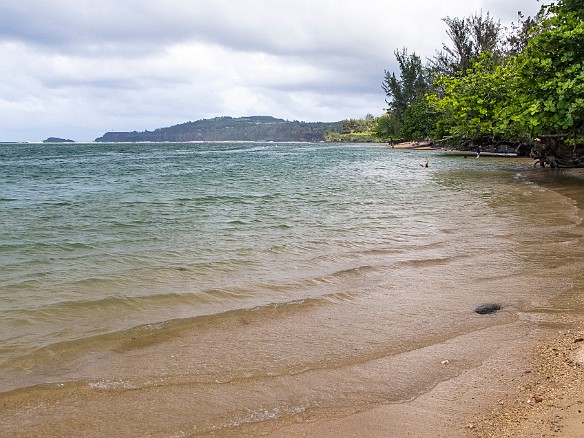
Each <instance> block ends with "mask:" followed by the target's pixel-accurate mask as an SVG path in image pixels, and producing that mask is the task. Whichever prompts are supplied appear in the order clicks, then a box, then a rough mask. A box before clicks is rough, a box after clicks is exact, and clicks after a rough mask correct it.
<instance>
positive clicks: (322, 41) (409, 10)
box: [0, 0, 539, 141]
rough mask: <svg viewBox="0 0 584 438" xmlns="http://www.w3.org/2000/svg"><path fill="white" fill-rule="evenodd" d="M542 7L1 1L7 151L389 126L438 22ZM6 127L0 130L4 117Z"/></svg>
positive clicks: (450, 0) (1, 94) (430, 49)
mask: <svg viewBox="0 0 584 438" xmlns="http://www.w3.org/2000/svg"><path fill="white" fill-rule="evenodd" d="M538 8H539V4H538V3H537V2H536V0H520V1H515V2H509V1H507V2H503V1H501V0H483V1H480V0H447V1H444V2H434V1H430V0H411V1H410V2H388V1H386V0H369V1H368V2H365V3H363V2H354V1H350V0H334V1H333V0H296V1H294V2H291V1H289V0H270V1H267V0H239V1H238V2H233V1H232V0H214V1H206V0H205V1H203V0H165V1H162V0H124V1H119V0H116V1H113V0H100V1H99V2H95V1H88V0H52V1H51V2H38V1H36V0H35V1H32V0H20V1H18V2H15V1H12V0H0V16H1V17H2V25H0V57H1V58H2V59H3V69H2V70H0V111H1V112H2V114H3V117H2V119H1V120H0V140H1V141H7V140H14V139H17V140H28V141H34V140H42V139H43V138H46V137H48V136H52V135H57V136H62V137H71V138H74V139H76V140H91V139H93V138H96V137H98V136H100V135H101V134H103V132H105V131H108V130H143V129H155V128H157V127H161V126H168V125H170V124H175V123H181V122H184V121H188V120H196V119H200V118H207V117H214V116H219V115H232V116H241V115H253V114H264V115H274V116H277V117H283V118H288V119H292V120H294V119H296V120H306V121H311V120H323V121H324V120H327V121H330V120H340V119H342V118H347V117H362V116H364V115H365V114H367V113H373V114H381V112H382V108H383V107H384V106H385V102H384V97H385V96H384V95H383V92H382V90H381V81H382V79H383V71H384V70H385V69H388V70H395V68H396V66H395V60H394V56H393V52H394V50H395V49H398V48H401V47H407V48H408V49H409V50H410V52H413V51H415V52H416V53H418V54H419V55H421V56H423V57H427V56H432V55H433V53H434V51H435V49H437V48H439V47H440V45H441V43H442V42H443V41H445V40H446V34H445V30H446V28H445V25H444V23H443V22H442V21H441V18H443V17H445V16H447V15H449V16H460V17H462V16H468V15H470V14H472V13H475V12H479V11H480V10H481V9H482V10H483V11H491V15H492V16H494V17H496V18H501V20H502V21H504V22H509V21H511V20H513V19H515V18H516V14H517V10H523V11H524V12H526V13H527V14H528V15H533V13H535V12H536V11H537V9H538ZM4 114H6V116H4Z"/></svg>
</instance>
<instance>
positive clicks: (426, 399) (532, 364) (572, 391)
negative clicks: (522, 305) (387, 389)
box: [252, 330, 584, 438]
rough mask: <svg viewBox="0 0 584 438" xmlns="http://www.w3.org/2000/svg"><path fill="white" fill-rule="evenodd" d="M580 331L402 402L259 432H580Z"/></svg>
mask: <svg viewBox="0 0 584 438" xmlns="http://www.w3.org/2000/svg"><path fill="white" fill-rule="evenodd" d="M583 336H584V331H574V330H561V331H560V333H559V334H558V336H557V337H555V338H546V339H545V340H542V341H541V342H540V343H539V344H538V345H537V347H536V348H535V349H534V350H533V351H531V352H528V354H525V351H523V350H518V351H516V352H515V354H509V353H510V352H509V351H506V352H502V354H501V356H498V357H494V358H493V359H492V360H489V361H488V362H485V363H483V364H482V365H481V366H480V367H479V368H478V369H474V370H470V371H468V372H463V373H462V374H460V375H459V376H457V377H456V378H453V379H450V380H448V381H446V382H442V383H440V384H438V385H437V386H436V387H435V388H434V389H433V390H432V391H430V392H428V393H426V394H423V395H422V396H420V397H418V398H416V399H415V400H412V401H410V402H407V403H401V404H390V405H384V406H381V407H378V408H375V409H372V410H369V411H366V412H360V413H356V414H350V415H346V416H340V417H339V418H335V419H326V420H319V419H316V418H315V419H308V420H307V421H305V422H303V423H299V424H294V425H290V426H287V427H284V428H281V429H279V430H276V431H272V432H271V433H268V432H263V433H261V434H260V435H262V436H270V437H277V438H292V437H321V438H333V437H361V438H381V437H385V438H388V437H420V438H425V437H428V438H429V437H477V438H478V437H492V438H502V437H526V438H527V437H570V438H572V437H584V338H583ZM505 358H507V359H505ZM445 366H449V365H448V364H445ZM502 370H505V371H502ZM252 434H253V433H252Z"/></svg>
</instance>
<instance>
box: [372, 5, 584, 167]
mask: <svg viewBox="0 0 584 438" xmlns="http://www.w3.org/2000/svg"><path fill="white" fill-rule="evenodd" d="M519 17H520V20H521V19H522V18H523V16H522V15H521V14H520V15H519ZM444 21H445V23H446V24H447V26H448V30H447V34H448V36H449V37H450V39H451V43H452V46H447V45H443V47H442V51H440V52H438V53H437V54H436V56H435V57H434V58H433V59H431V60H429V62H428V64H427V65H423V64H422V62H421V60H420V58H419V57H417V56H416V55H415V54H414V55H408V53H407V50H406V49H403V50H402V51H396V52H395V55H396V58H397V60H398V66H399V68H400V76H399V79H398V78H397V77H396V75H395V74H394V73H389V72H387V71H386V72H385V78H384V81H383V85H382V86H383V89H384V91H385V92H386V95H387V97H388V99H387V100H386V101H387V102H388V105H389V108H388V116H387V120H385V121H384V123H385V124H386V125H387V126H391V127H392V128H393V129H397V130H399V133H400V134H401V135H403V136H406V137H415V136H421V135H424V136H432V137H434V138H439V137H441V136H454V137H457V138H470V139H472V140H474V141H476V142H484V141H485V140H488V141H491V142H497V141H510V140H514V141H515V140H520V141H522V142H533V140H534V139H535V138H536V137H539V138H540V139H543V140H545V139H546V138H554V139H555V140H554V145H555V146H554V147H551V149H550V148H548V149H549V150H548V151H547V152H545V153H546V154H548V155H547V156H544V157H543V158H541V157H539V158H540V162H541V164H542V165H544V164H545V163H546V162H547V163H549V164H551V165H569V164H572V165H580V164H583V165H584V159H580V156H581V155H584V154H580V153H581V151H579V149H580V145H582V144H584V139H583V134H584V1H583V0H557V1H554V2H552V3H550V4H547V5H543V6H542V7H541V10H540V12H539V14H538V15H537V16H536V17H535V18H533V19H532V18H528V19H527V20H524V21H520V22H519V24H518V25H515V26H514V28H513V30H512V32H511V34H507V35H504V33H503V30H502V28H501V25H500V23H499V22H496V21H495V20H494V19H492V18H491V17H490V15H489V14H488V13H487V14H486V16H483V15H482V13H481V14H480V15H474V16H472V17H469V18H463V19H458V18H446V19H444ZM421 94H423V96H424V97H421ZM390 120H391V121H392V123H388V122H389V121H390ZM421 127H424V128H421ZM558 139H561V140H558ZM567 145H568V146H571V148H572V149H571V152H569V151H568V149H566V147H565V146H567ZM562 147H563V150H562V151H560V150H559V149H561V148H562ZM554 149H555V150H554ZM567 151H568V152H567ZM570 153H571V154H572V155H571V156H568V155H570ZM553 154H555V155H556V156H555V157H554V156H552V155H553ZM560 155H561V156H560Z"/></svg>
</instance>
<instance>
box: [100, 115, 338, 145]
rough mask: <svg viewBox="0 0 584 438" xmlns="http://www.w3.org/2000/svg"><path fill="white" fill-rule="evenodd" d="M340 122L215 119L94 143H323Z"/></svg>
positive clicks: (120, 134) (110, 135)
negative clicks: (326, 135)
mask: <svg viewBox="0 0 584 438" xmlns="http://www.w3.org/2000/svg"><path fill="white" fill-rule="evenodd" d="M340 129H341V122H331V123H324V122H299V121H296V120H295V121H292V122H291V121H288V120H283V119H276V118H274V117H269V116H253V117H239V118H233V117H216V118H213V119H204V120H198V121H196V122H187V123H182V124H179V125H175V126H170V127H167V128H159V129H156V130H154V131H142V132H137V131H133V132H107V133H105V134H104V135H103V136H102V137H99V138H97V139H95V141H98V142H138V141H152V142H157V141H170V142H172V141H181V142H182V141H323V140H324V137H325V133H327V132H330V131H340Z"/></svg>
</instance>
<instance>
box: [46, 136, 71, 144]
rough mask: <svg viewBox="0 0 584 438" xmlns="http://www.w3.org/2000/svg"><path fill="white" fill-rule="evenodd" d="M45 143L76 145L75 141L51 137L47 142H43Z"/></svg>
mask: <svg viewBox="0 0 584 438" xmlns="http://www.w3.org/2000/svg"><path fill="white" fill-rule="evenodd" d="M43 143H75V142H74V141H73V140H69V139H68V138H59V137H49V138H47V139H46V140H43Z"/></svg>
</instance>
